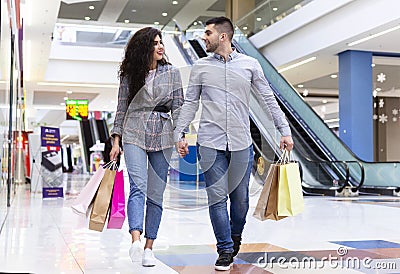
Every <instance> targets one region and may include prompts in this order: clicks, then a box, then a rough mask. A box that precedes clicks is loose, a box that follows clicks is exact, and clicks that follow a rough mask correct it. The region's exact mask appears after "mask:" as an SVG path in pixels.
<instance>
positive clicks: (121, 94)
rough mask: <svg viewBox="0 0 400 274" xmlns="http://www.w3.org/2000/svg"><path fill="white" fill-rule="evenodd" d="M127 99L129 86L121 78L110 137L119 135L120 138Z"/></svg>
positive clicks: (126, 108) (124, 79) (125, 80)
mask: <svg viewBox="0 0 400 274" xmlns="http://www.w3.org/2000/svg"><path fill="white" fill-rule="evenodd" d="M128 97H129V85H128V81H127V79H126V78H121V80H120V84H119V90H118V105H117V112H116V114H115V119H114V126H113V129H112V130H111V136H114V135H119V136H122V132H123V126H124V119H125V114H126V111H127V110H128V105H129V104H128Z"/></svg>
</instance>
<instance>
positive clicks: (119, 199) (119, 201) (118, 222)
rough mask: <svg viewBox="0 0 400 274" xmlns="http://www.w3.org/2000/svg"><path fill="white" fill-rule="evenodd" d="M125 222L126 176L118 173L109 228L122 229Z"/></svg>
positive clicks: (120, 172)
mask: <svg viewBox="0 0 400 274" xmlns="http://www.w3.org/2000/svg"><path fill="white" fill-rule="evenodd" d="M124 221H125V192H124V174H123V172H122V170H121V171H117V174H116V175H115V181H114V189H113V194H112V198H111V209H110V216H109V218H108V224H107V228H117V229H119V228H122V225H123V224H124Z"/></svg>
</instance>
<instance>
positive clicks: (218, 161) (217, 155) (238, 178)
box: [197, 145, 254, 253]
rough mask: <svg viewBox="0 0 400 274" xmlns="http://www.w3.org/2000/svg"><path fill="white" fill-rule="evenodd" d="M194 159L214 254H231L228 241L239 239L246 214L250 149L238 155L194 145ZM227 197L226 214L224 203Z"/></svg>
mask: <svg viewBox="0 0 400 274" xmlns="http://www.w3.org/2000/svg"><path fill="white" fill-rule="evenodd" d="M197 157H198V159H199V163H200V166H201V169H202V171H203V172H204V179H205V183H206V187H207V188H206V190H207V196H208V209H209V214H210V219H211V224H212V226H213V230H214V235H215V238H216V239H217V251H218V253H221V252H233V241H232V238H231V237H232V236H241V235H242V232H243V229H244V225H245V223H246V215H247V211H248V210H249V181H250V173H251V168H252V163H253V157H254V156H253V146H252V145H251V146H250V147H248V148H247V149H244V150H240V151H228V150H226V151H224V150H216V149H213V148H209V147H204V146H200V145H197ZM228 196H229V199H230V213H229V214H228V209H227V203H226V201H227V200H228ZM229 215H230V216H229ZM229 217H230V218H229Z"/></svg>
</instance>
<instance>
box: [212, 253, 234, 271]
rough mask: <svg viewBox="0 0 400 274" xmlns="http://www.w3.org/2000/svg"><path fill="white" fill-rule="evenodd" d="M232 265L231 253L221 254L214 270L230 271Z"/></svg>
mask: <svg viewBox="0 0 400 274" xmlns="http://www.w3.org/2000/svg"><path fill="white" fill-rule="evenodd" d="M232 265H233V256H232V253H229V252H222V253H221V254H219V257H218V259H217V261H216V262H215V270H220V271H225V270H229V269H231V266H232Z"/></svg>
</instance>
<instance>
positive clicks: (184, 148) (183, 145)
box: [175, 138, 189, 158]
mask: <svg viewBox="0 0 400 274" xmlns="http://www.w3.org/2000/svg"><path fill="white" fill-rule="evenodd" d="M175 148H176V152H178V154H179V157H181V158H183V157H185V156H186V155H187V154H188V153H189V144H188V142H187V141H186V139H185V138H183V139H181V140H180V141H179V142H175Z"/></svg>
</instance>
